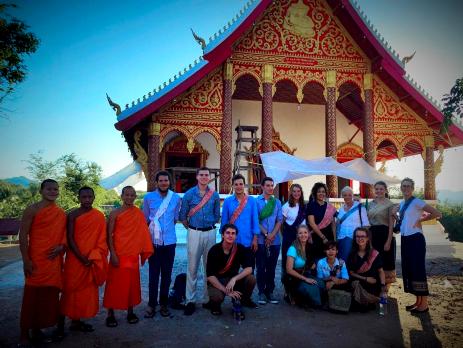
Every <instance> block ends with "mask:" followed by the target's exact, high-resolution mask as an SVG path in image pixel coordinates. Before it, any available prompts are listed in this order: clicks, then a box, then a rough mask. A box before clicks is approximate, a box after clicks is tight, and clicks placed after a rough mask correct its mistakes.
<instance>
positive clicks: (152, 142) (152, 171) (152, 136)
mask: <svg viewBox="0 0 463 348" xmlns="http://www.w3.org/2000/svg"><path fill="white" fill-rule="evenodd" d="M160 134H161V125H160V124H159V123H156V122H154V121H153V122H151V123H150V125H149V129H148V177H147V178H146V182H147V190H148V191H154V190H155V189H156V181H155V176H156V173H157V172H158V171H159V169H160V163H159V144H160Z"/></svg>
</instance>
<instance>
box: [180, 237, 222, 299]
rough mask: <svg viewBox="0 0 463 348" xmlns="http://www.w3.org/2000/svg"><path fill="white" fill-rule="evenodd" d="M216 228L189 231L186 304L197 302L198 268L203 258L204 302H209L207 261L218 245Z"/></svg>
mask: <svg viewBox="0 0 463 348" xmlns="http://www.w3.org/2000/svg"><path fill="white" fill-rule="evenodd" d="M215 236H216V230H215V228H214V229H212V230H210V231H197V230H193V229H191V228H189V229H188V236H187V253H188V271H187V274H186V303H188V302H193V303H194V302H196V281H197V277H198V267H199V262H200V261H201V257H202V258H203V274H204V291H203V301H204V302H207V287H206V282H207V280H206V261H207V253H208V252H209V249H210V248H212V246H213V245H214V244H215V243H216V239H215V238H216V237H215Z"/></svg>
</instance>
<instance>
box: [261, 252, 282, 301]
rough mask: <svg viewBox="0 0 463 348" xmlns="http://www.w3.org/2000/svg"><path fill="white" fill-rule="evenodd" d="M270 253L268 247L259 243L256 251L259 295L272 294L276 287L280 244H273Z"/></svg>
mask: <svg viewBox="0 0 463 348" xmlns="http://www.w3.org/2000/svg"><path fill="white" fill-rule="evenodd" d="M269 249H270V253H269V255H267V248H266V247H265V245H264V244H259V245H258V248H257V252H256V266H257V267H256V270H257V273H256V278H257V288H258V289H259V295H260V294H265V295H270V294H272V293H273V290H274V289H275V268H276V267H277V262H278V256H279V255H280V246H279V245H271V246H270V247H269Z"/></svg>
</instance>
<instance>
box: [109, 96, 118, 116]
mask: <svg viewBox="0 0 463 348" xmlns="http://www.w3.org/2000/svg"><path fill="white" fill-rule="evenodd" d="M106 99H107V100H108V104H109V106H110V107H111V108H112V109H113V110H114V111H116V116H118V115H119V114H120V113H121V107H120V105H119V104H117V103H115V102H113V101H112V99H111V98H110V97H109V95H108V93H106Z"/></svg>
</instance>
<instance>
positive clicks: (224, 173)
mask: <svg viewBox="0 0 463 348" xmlns="http://www.w3.org/2000/svg"><path fill="white" fill-rule="evenodd" d="M223 77H224V79H223V115H222V125H221V131H220V138H221V142H220V176H219V183H220V187H219V188H220V193H230V191H231V176H232V94H233V86H232V85H233V81H232V79H233V65H232V64H231V63H225V65H224V75H223Z"/></svg>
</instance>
